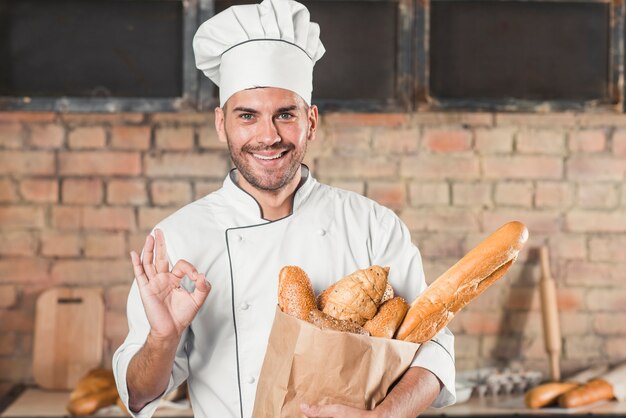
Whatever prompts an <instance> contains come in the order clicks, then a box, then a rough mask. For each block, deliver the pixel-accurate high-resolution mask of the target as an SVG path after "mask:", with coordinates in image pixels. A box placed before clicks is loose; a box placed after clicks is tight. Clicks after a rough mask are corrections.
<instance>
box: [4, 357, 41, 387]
mask: <svg viewBox="0 0 626 418" xmlns="http://www.w3.org/2000/svg"><path fill="white" fill-rule="evenodd" d="M0 376H2V377H3V378H5V379H7V380H9V381H11V382H27V381H29V380H32V378H33V377H32V376H33V372H32V356H27V357H17V356H12V357H0Z"/></svg>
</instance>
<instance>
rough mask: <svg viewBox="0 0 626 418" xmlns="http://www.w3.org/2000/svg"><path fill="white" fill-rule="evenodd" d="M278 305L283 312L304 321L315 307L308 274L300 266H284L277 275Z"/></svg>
mask: <svg viewBox="0 0 626 418" xmlns="http://www.w3.org/2000/svg"><path fill="white" fill-rule="evenodd" d="M278 306H279V307H280V310H281V311H283V312H284V313H286V314H288V315H291V316H295V317H296V318H298V319H302V320H304V321H306V320H307V319H308V317H309V312H310V311H311V310H313V309H315V308H316V302H315V293H313V287H312V286H311V281H310V280H309V276H307V274H306V273H305V272H304V270H302V269H301V268H300V267H296V266H285V267H283V268H282V269H281V270H280V273H279V275H278Z"/></svg>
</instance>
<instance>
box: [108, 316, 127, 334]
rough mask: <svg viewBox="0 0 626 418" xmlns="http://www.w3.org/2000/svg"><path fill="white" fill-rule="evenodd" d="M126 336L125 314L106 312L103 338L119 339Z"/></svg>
mask: <svg viewBox="0 0 626 418" xmlns="http://www.w3.org/2000/svg"><path fill="white" fill-rule="evenodd" d="M126 335H128V320H127V319H126V313H122V312H112V311H107V312H106V314H105V316H104V336H105V337H106V338H111V339H119V338H123V337H125V336H126Z"/></svg>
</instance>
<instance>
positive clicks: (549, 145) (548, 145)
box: [515, 130, 565, 155]
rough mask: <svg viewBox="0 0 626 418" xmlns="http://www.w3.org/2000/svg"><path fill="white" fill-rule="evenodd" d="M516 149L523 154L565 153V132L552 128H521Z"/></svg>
mask: <svg viewBox="0 0 626 418" xmlns="http://www.w3.org/2000/svg"><path fill="white" fill-rule="evenodd" d="M515 145H516V147H515V148H516V150H517V152H519V153H522V154H542V155H563V154H564V153H565V134H564V133H563V132H562V131H551V130H521V131H520V132H519V133H518V134H517V140H516V141H515Z"/></svg>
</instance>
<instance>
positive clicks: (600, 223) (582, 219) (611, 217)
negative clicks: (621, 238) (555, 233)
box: [565, 210, 626, 232]
mask: <svg viewBox="0 0 626 418" xmlns="http://www.w3.org/2000/svg"><path fill="white" fill-rule="evenodd" d="M565 228H566V230H567V231H572V232H626V216H624V214H623V213H622V212H620V211H616V212H606V211H591V210H576V211H571V212H568V213H567V214H566V215H565Z"/></svg>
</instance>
